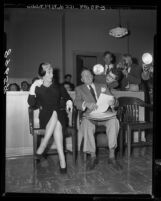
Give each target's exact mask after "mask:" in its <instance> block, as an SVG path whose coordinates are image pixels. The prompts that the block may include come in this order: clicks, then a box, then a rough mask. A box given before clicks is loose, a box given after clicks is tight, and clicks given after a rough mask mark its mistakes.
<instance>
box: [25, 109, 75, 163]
mask: <svg viewBox="0 0 161 201" xmlns="http://www.w3.org/2000/svg"><path fill="white" fill-rule="evenodd" d="M38 113H39V109H35V108H32V107H29V108H28V114H29V126H30V134H31V135H32V136H33V156H34V159H35V154H36V150H37V148H38V146H39V145H40V142H41V138H42V137H43V136H44V133H45V129H40V128H39V119H38ZM70 117H71V121H70V122H71V123H70V126H68V127H67V129H66V131H65V133H63V136H64V139H63V141H64V143H63V144H64V151H65V153H66V152H68V151H69V150H67V148H66V143H65V142H66V141H65V139H66V138H67V137H71V138H72V151H69V152H72V157H73V163H74V164H75V163H76V158H77V128H76V118H77V110H76V108H75V107H73V111H72V113H71V116H70ZM49 145H50V142H49ZM47 149H48V152H47V153H48V154H57V151H56V149H53V150H52V149H49V148H47ZM34 161H36V160H34Z"/></svg>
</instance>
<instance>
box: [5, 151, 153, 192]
mask: <svg viewBox="0 0 161 201" xmlns="http://www.w3.org/2000/svg"><path fill="white" fill-rule="evenodd" d="M98 158H99V164H98V165H97V166H96V167H95V169H94V170H92V171H87V170H86V163H85V162H84V160H83V159H82V158H81V155H80V154H79V158H78V163H77V166H74V165H73V163H72V156H71V155H70V154H67V165H68V170H67V174H66V175H61V174H60V173H59V168H58V156H57V155H51V156H49V157H48V158H47V159H46V160H45V159H44V160H43V161H42V162H41V163H39V164H38V165H37V168H36V169H34V168H33V159H32V156H25V157H16V158H8V159H7V160H6V180H5V181H6V192H17V193H19V192H21V193H22V192H25V193H54V194H55V193H56V194H151V191H152V147H143V148H134V149H133V154H132V156H131V159H130V160H127V157H126V154H125V156H124V157H123V158H118V161H119V162H120V163H121V164H122V166H123V170H121V171H116V170H115V169H113V168H112V167H111V166H110V165H108V163H107V159H108V151H107V150H104V149H102V150H101V149H100V151H99V153H98Z"/></svg>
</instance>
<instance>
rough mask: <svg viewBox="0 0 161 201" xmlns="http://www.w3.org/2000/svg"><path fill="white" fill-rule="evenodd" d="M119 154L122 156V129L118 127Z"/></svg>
mask: <svg viewBox="0 0 161 201" xmlns="http://www.w3.org/2000/svg"><path fill="white" fill-rule="evenodd" d="M119 149H120V150H119V155H120V157H122V156H123V129H122V128H120V133H119Z"/></svg>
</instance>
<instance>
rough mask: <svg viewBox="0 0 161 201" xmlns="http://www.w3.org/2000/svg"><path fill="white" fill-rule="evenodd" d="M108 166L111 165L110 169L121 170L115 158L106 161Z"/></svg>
mask: <svg viewBox="0 0 161 201" xmlns="http://www.w3.org/2000/svg"><path fill="white" fill-rule="evenodd" d="M108 164H109V165H112V167H113V168H114V169H115V170H122V166H121V165H120V163H119V162H118V161H116V159H115V158H109V159H108Z"/></svg>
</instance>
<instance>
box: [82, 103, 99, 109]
mask: <svg viewBox="0 0 161 201" xmlns="http://www.w3.org/2000/svg"><path fill="white" fill-rule="evenodd" d="M84 106H85V107H87V108H88V109H90V110H96V109H97V108H98V105H96V104H95V103H89V102H85V103H84Z"/></svg>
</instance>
